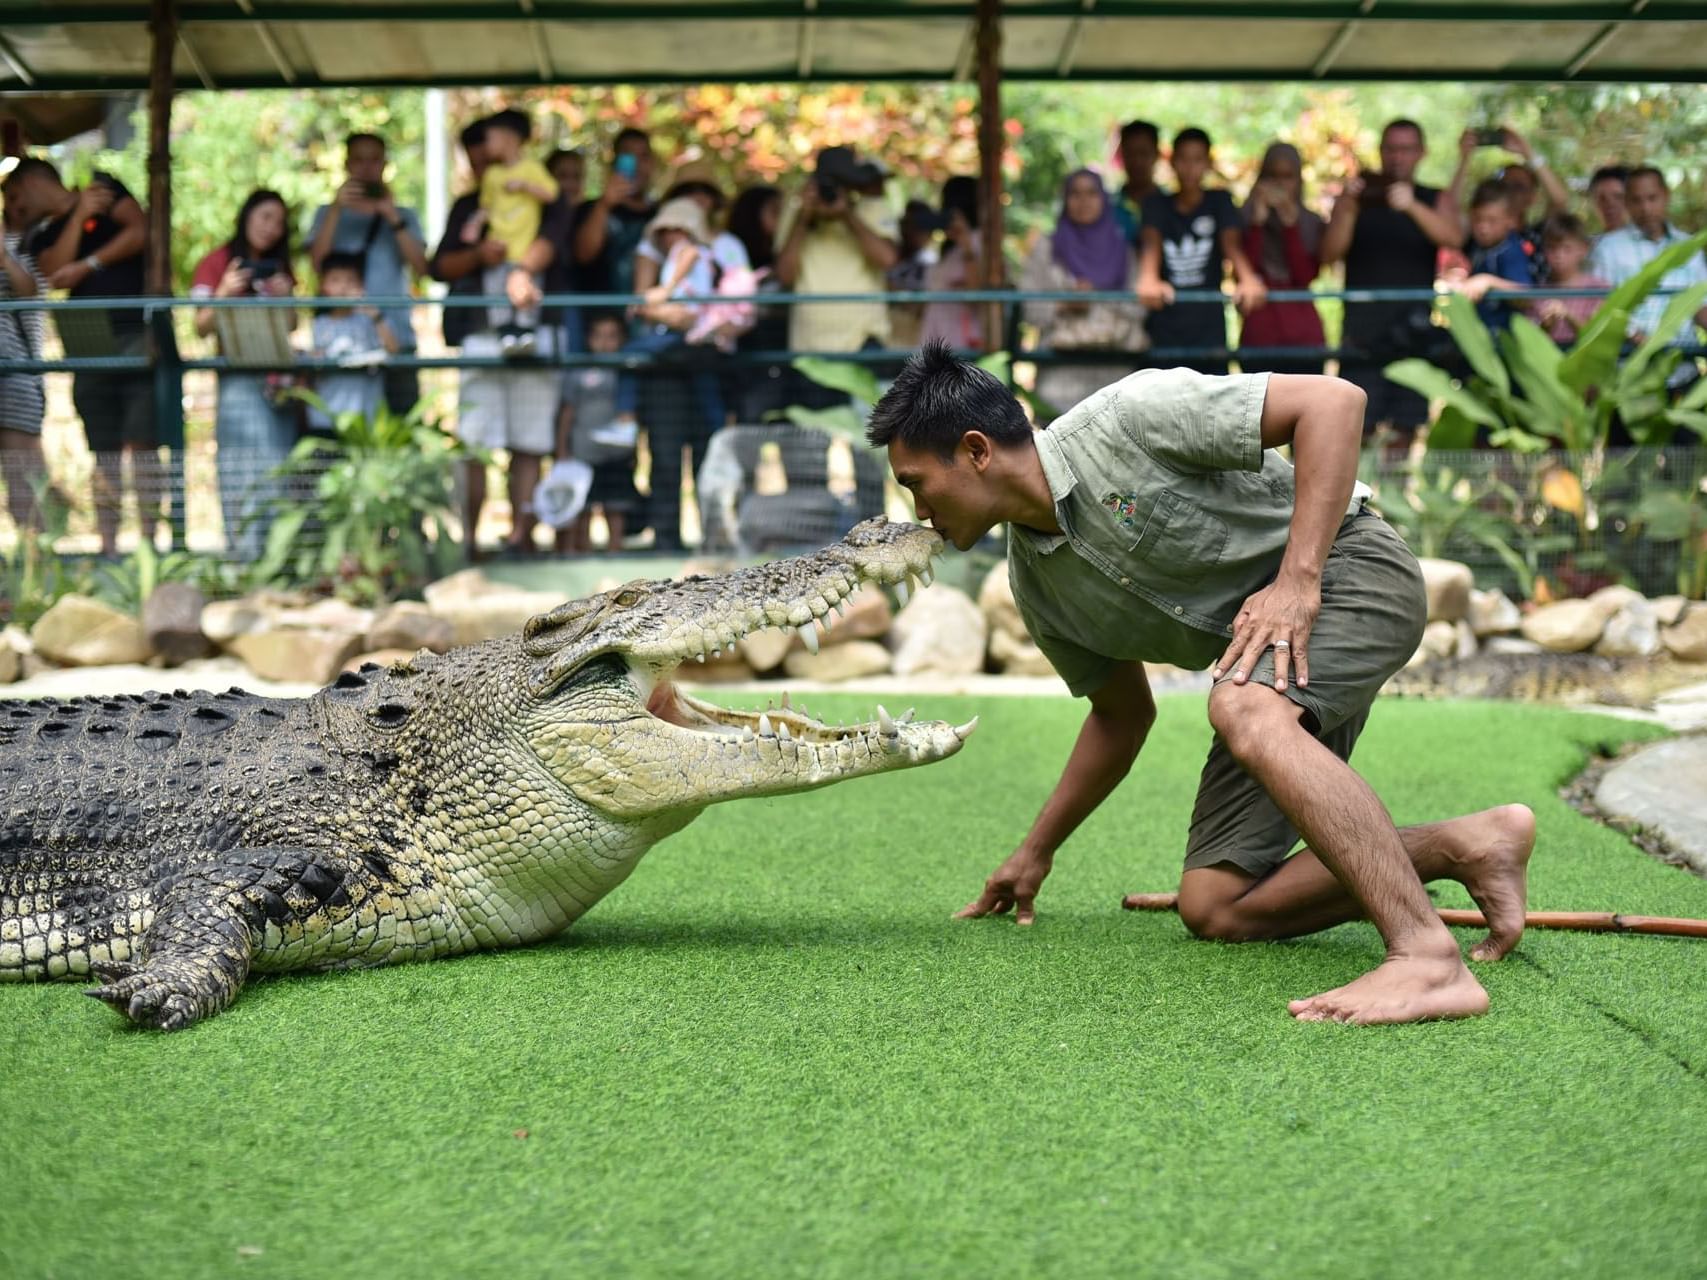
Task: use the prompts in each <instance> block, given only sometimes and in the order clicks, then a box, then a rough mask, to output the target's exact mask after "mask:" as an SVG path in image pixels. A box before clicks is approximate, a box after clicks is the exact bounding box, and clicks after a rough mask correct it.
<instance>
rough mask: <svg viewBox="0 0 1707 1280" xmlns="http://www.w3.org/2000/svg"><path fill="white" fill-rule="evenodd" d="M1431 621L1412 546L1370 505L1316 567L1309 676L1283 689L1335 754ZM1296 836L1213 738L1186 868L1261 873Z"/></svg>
mask: <svg viewBox="0 0 1707 1280" xmlns="http://www.w3.org/2000/svg"><path fill="white" fill-rule="evenodd" d="M1427 620H1428V599H1427V596H1426V594H1425V593H1424V590H1423V580H1422V570H1421V569H1419V568H1418V567H1417V561H1416V557H1415V556H1413V555H1412V554H1411V552H1410V549H1409V548H1408V547H1406V546H1405V544H1404V542H1403V540H1401V539H1400V537H1399V535H1398V534H1397V533H1395V532H1394V531H1393V528H1392V526H1391V525H1389V524H1388V523H1387V522H1386V521H1385V520H1383V519H1381V518H1380V517H1379V516H1377V515H1375V514H1374V513H1373V512H1370V511H1364V512H1362V513H1360V514H1358V515H1355V516H1349V517H1347V519H1346V521H1345V523H1344V524H1342V525H1341V526H1340V531H1339V534H1338V536H1337V537H1336V538H1335V539H1334V545H1333V548H1332V549H1331V550H1330V551H1329V552H1328V559H1327V563H1326V564H1324V565H1323V566H1322V612H1321V613H1320V615H1318V617H1317V618H1316V625H1315V627H1314V628H1313V629H1312V630H1311V632H1310V646H1309V657H1310V683H1309V685H1308V686H1306V687H1304V688H1300V687H1299V686H1298V684H1297V682H1296V681H1295V680H1292V681H1288V682H1287V686H1286V691H1285V693H1284V694H1283V695H1282V696H1284V697H1287V698H1290V699H1291V700H1292V701H1293V702H1295V703H1296V704H1297V705H1298V706H1300V707H1302V708H1304V712H1305V715H1304V727H1305V728H1307V729H1309V730H1310V731H1311V732H1312V733H1314V734H1315V735H1316V737H1317V738H1318V739H1319V740H1320V741H1321V743H1322V745H1323V746H1325V747H1327V748H1328V750H1330V751H1332V752H1333V753H1334V754H1335V755H1336V756H1338V757H1339V758H1340V759H1341V760H1349V759H1350V758H1351V749H1352V747H1353V746H1355V745H1356V743H1357V737H1358V735H1359V734H1360V733H1362V732H1363V725H1364V722H1365V721H1366V720H1368V719H1369V708H1370V706H1371V705H1372V704H1373V703H1374V701H1375V697H1376V695H1377V694H1378V693H1380V692H1381V686H1382V685H1384V684H1386V683H1387V681H1388V679H1389V678H1390V677H1391V676H1392V675H1393V673H1394V672H1395V671H1397V670H1399V669H1400V668H1401V667H1403V666H1404V665H1405V663H1407V662H1409V661H1410V660H1411V657H1412V656H1413V655H1414V654H1415V653H1416V651H1417V645H1419V644H1420V643H1421V642H1422V632H1423V624H1424V623H1425V622H1426V621H1427ZM1231 678H1232V676H1231V673H1228V674H1226V675H1223V676H1222V677H1221V679H1222V680H1228V679H1231ZM1251 683H1252V684H1264V685H1268V686H1269V687H1270V688H1272V687H1273V686H1274V651H1273V650H1272V649H1270V650H1268V651H1267V652H1265V653H1264V654H1263V655H1262V657H1261V659H1260V660H1259V661H1258V662H1257V665H1256V670H1255V671H1254V672H1253V673H1252V675H1251ZM1297 843H1298V832H1297V831H1295V830H1294V829H1293V827H1292V824H1291V823H1290V822H1288V821H1287V820H1286V818H1285V817H1284V816H1283V815H1282V814H1281V812H1280V810H1279V809H1277V808H1276V807H1275V804H1274V801H1273V800H1270V799H1269V797H1268V793H1267V792H1266V791H1264V790H1263V789H1262V786H1261V785H1260V784H1259V783H1258V782H1257V781H1256V780H1255V779H1254V778H1252V777H1251V776H1250V775H1249V774H1248V773H1246V772H1245V771H1244V769H1243V768H1242V767H1240V765H1239V763H1238V761H1236V760H1234V759H1233V756H1232V753H1231V752H1229V751H1228V750H1227V745H1226V743H1224V742H1222V740H1221V738H1220V735H1216V738H1215V741H1214V743H1213V744H1212V745H1211V746H1210V748H1209V759H1208V761H1207V762H1205V764H1204V766H1203V775H1202V777H1201V778H1200V779H1199V780H1198V784H1197V804H1196V806H1195V807H1194V808H1193V810H1192V814H1191V834H1190V836H1189V837H1188V838H1187V840H1186V849H1185V865H1186V869H1187V870H1188V871H1189V870H1191V869H1192V868H1194V867H1211V866H1215V865H1217V864H1230V865H1231V866H1233V867H1234V868H1236V869H1237V870H1239V871H1243V872H1245V873H1246V874H1248V875H1252V876H1263V875H1266V874H1268V873H1269V872H1270V871H1272V870H1274V868H1275V867H1277V866H1279V865H1280V864H1281V863H1282V862H1284V861H1285V860H1286V858H1287V855H1288V854H1290V853H1291V851H1292V847H1293V846H1294V845H1295V844H1297Z"/></svg>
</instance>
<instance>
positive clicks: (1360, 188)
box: [1322, 120, 1464, 443]
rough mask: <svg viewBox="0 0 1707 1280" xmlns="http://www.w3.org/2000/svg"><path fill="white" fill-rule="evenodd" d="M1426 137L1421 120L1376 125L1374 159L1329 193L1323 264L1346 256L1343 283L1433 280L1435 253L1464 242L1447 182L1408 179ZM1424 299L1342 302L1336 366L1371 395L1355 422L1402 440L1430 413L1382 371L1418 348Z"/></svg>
mask: <svg viewBox="0 0 1707 1280" xmlns="http://www.w3.org/2000/svg"><path fill="white" fill-rule="evenodd" d="M1424 151H1425V147H1424V144H1423V131H1422V126H1421V125H1419V124H1417V123H1416V122H1415V121H1412V120H1395V121H1393V122H1392V123H1391V124H1389V125H1388V126H1387V127H1386V128H1385V129H1383V130H1382V131H1381V168H1380V170H1379V171H1378V172H1376V173H1365V174H1360V175H1358V176H1355V177H1353V178H1352V179H1351V180H1350V181H1349V182H1347V183H1346V187H1345V191H1344V192H1343V193H1342V194H1341V195H1340V198H1339V199H1338V200H1337V201H1335V202H1334V212H1333V217H1332V218H1331V219H1330V220H1329V222H1328V227H1327V230H1326V231H1325V232H1324V233H1323V235H1322V265H1323V266H1327V265H1329V264H1330V263H1334V262H1341V261H1343V262H1344V263H1345V287H1346V288H1347V289H1432V288H1433V287H1434V264H1435V256H1436V254H1437V253H1438V252H1439V251H1440V250H1441V249H1442V248H1454V249H1455V248H1457V247H1458V246H1459V245H1461V244H1463V243H1464V226H1463V223H1462V222H1461V221H1460V220H1459V214H1458V208H1457V205H1456V204H1454V202H1453V200H1452V195H1451V193H1450V192H1448V191H1441V190H1438V189H1436V188H1434V187H1425V186H1422V185H1421V184H1419V183H1418V182H1417V181H1416V172H1417V166H1418V165H1420V164H1421V163H1422V158H1423V154H1424ZM1430 328H1431V326H1430V323H1429V304H1428V303H1427V302H1426V301H1420V300H1419V301H1416V302H1358V303H1347V304H1346V308H1345V338H1344V345H1345V346H1346V347H1347V348H1349V349H1350V350H1349V352H1348V354H1347V355H1346V357H1345V358H1344V359H1343V360H1342V361H1341V362H1340V376H1341V377H1342V378H1345V379H1347V380H1348V381H1351V382H1355V383H1356V384H1357V385H1358V386H1359V387H1361V388H1362V389H1363V391H1364V393H1365V394H1366V395H1367V396H1368V397H1369V402H1368V407H1367V409H1366V411H1365V413H1364V419H1363V430H1364V434H1365V436H1367V435H1369V434H1370V433H1371V432H1372V431H1373V430H1374V429H1375V428H1376V427H1377V426H1378V425H1380V424H1386V425H1387V426H1389V427H1391V428H1392V430H1393V432H1394V433H1395V435H1396V436H1397V438H1398V441H1399V442H1401V443H1405V442H1408V441H1409V440H1410V438H1411V436H1412V435H1414V434H1415V432H1416V430H1417V428H1418V427H1420V426H1422V425H1423V424H1424V423H1425V422H1427V421H1428V402H1427V401H1425V400H1424V399H1423V398H1422V397H1421V396H1420V395H1418V394H1417V393H1416V392H1414V391H1410V390H1407V389H1406V388H1404V387H1401V386H1399V385H1398V384H1397V383H1394V382H1389V381H1387V378H1386V376H1385V375H1384V374H1383V373H1382V370H1383V369H1384V368H1385V367H1386V365H1388V364H1389V363H1391V362H1392V361H1394V360H1398V359H1401V358H1402V357H1404V356H1408V355H1416V354H1419V346H1420V344H1421V343H1422V341H1423V340H1424V339H1425V338H1427V337H1428V336H1429V331H1430Z"/></svg>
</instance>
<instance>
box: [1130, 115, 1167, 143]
mask: <svg viewBox="0 0 1707 1280" xmlns="http://www.w3.org/2000/svg"><path fill="white" fill-rule="evenodd" d="M1128 138H1148V139H1149V140H1150V145H1151V146H1153V147H1159V146H1161V145H1162V131H1161V130H1160V129H1158V128H1156V126H1155V125H1153V124H1151V123H1150V122H1149V121H1148V120H1128V121H1127V122H1126V123H1125V124H1123V125H1121V126H1120V145H1121V146H1125V145H1126V140H1127V139H1128Z"/></svg>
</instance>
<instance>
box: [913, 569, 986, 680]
mask: <svg viewBox="0 0 1707 1280" xmlns="http://www.w3.org/2000/svg"><path fill="white" fill-rule="evenodd" d="M986 631H987V628H986V626H985V623H984V615H983V613H982V612H981V611H980V610H979V608H978V606H977V605H976V604H975V603H973V601H972V598H971V597H970V596H968V595H967V594H966V593H965V592H964V591H957V590H955V589H954V588H953V587H949V586H944V585H943V584H942V583H940V582H939V583H935V584H933V585H931V586H929V587H926V588H925V589H924V590H922V591H920V592H918V593H917V594H916V595H914V596H913V598H912V599H911V600H909V601H908V602H907V607H906V608H905V609H903V610H901V612H900V613H898V614H896V615H895V623H894V625H893V626H892V627H891V628H890V629H889V640H890V646H891V648H893V649H894V652H895V658H894V662H893V664H892V669H893V670H894V672H895V674H896V675H898V676H910V675H916V674H919V673H921V672H926V671H934V672H939V673H941V674H943V675H969V674H971V673H973V672H976V671H982V670H983V669H984V640H985V633H986Z"/></svg>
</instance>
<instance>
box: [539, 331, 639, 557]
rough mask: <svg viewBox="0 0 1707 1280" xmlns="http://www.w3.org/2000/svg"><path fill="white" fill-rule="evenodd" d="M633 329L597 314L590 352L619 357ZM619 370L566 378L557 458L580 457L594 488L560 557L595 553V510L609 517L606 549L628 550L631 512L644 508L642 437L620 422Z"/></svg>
mask: <svg viewBox="0 0 1707 1280" xmlns="http://www.w3.org/2000/svg"><path fill="white" fill-rule="evenodd" d="M626 337H627V330H626V327H625V326H624V324H623V320H622V317H621V316H619V315H617V314H615V313H614V312H609V311H603V312H595V313H594V314H593V315H591V316H590V317H588V320H587V350H588V351H590V352H592V353H594V354H595V355H614V354H616V353H617V352H618V351H621V350H622V344H623V341H624V339H625V338H626ZM618 376H619V375H618V374H617V371H616V370H615V369H614V368H611V367H610V366H608V365H606V366H603V367H594V368H585V369H570V370H567V371H566V372H565V373H564V375H563V407H562V408H561V409H560V410H559V411H558V414H557V457H558V458H559V459H563V458H571V457H572V458H575V459H577V460H578V461H581V462H585V463H586V464H587V465H588V466H589V467H591V468H592V470H593V483H592V488H591V489H589V490H588V492H587V499H586V505H585V506H583V507H582V508H581V511H580V513H579V514H578V515H576V516H575V518H574V520H573V522H572V523H571V524H570V525H569V526H568V527H567V528H565V529H559V530H558V532H557V549H558V551H560V552H583V551H589V550H591V549H592V542H591V539H590V538H589V536H588V528H589V526H590V525H591V523H592V510H593V507H594V506H595V505H597V506H598V507H600V508H601V509H602V510H603V512H604V517H605V526H606V528H607V529H609V531H610V539H609V541H608V543H607V544H606V545H607V546H608V547H609V548H610V549H611V550H612V551H615V550H617V549H618V548H620V547H621V546H622V537H623V532H624V528H625V526H626V523H627V517H628V514H629V512H631V511H633V510H635V509H636V508H637V507H638V506H639V502H640V495H639V491H638V490H636V489H635V487H634V446H635V443H636V440H637V432H636V431H635V429H634V427H633V426H632V425H624V424H619V423H617V422H616V416H617V415H616V396H617V379H618Z"/></svg>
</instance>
